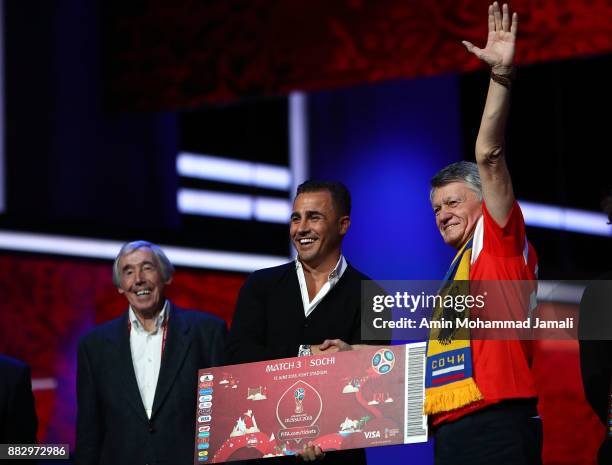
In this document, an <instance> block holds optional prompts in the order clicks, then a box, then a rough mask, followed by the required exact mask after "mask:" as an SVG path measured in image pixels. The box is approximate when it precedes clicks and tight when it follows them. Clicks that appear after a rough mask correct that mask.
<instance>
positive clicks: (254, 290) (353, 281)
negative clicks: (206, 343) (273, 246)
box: [227, 262, 389, 465]
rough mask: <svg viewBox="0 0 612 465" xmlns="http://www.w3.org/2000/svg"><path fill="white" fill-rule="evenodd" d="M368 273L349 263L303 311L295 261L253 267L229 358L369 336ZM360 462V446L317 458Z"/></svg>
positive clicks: (242, 359) (336, 463) (264, 463)
mask: <svg viewBox="0 0 612 465" xmlns="http://www.w3.org/2000/svg"><path fill="white" fill-rule="evenodd" d="M369 279H370V278H368V277H367V276H366V275H364V274H363V273H361V272H359V271H358V270H356V269H355V268H353V267H352V266H351V265H350V264H348V266H347V268H346V270H345V272H344V273H343V274H342V277H341V278H340V280H339V281H338V283H337V284H336V285H335V286H334V287H333V288H332V289H331V290H330V291H329V293H328V294H327V295H326V296H325V297H324V298H323V300H321V302H319V304H318V305H317V307H316V308H315V309H314V310H313V312H312V313H311V314H310V315H308V317H306V316H305V315H304V305H303V303H302V297H301V293H300V285H299V281H298V278H297V271H296V269H295V262H290V263H287V264H284V265H281V266H277V267H274V268H266V269H263V270H259V271H256V272H254V273H253V274H251V275H250V276H249V278H248V279H247V281H246V282H245V284H244V285H243V287H242V289H241V290H240V295H239V297H238V302H237V304H236V311H235V313H234V318H233V321H232V327H231V330H230V335H229V339H228V349H227V357H228V362H229V363H246V362H255V361H261V360H271V359H277V358H286V357H296V356H297V355H298V350H299V346H300V345H301V344H320V343H321V342H323V341H324V340H325V339H342V340H343V341H345V342H347V343H349V344H360V343H363V342H367V341H364V340H363V339H362V337H361V282H362V281H363V280H369ZM373 343H376V344H380V345H383V344H388V343H389V341H388V340H386V341H377V342H373ZM295 461H296V459H295V458H293V457H285V458H271V459H262V460H261V461H249V462H244V465H250V464H252V465H255V464H261V465H274V464H278V465H280V464H287V465H290V464H294V463H295ZM241 464H242V462H241ZM360 464H365V453H364V451H363V450H362V449H353V450H347V451H340V452H333V453H330V454H327V455H326V457H325V459H324V460H323V461H322V462H321V465H360Z"/></svg>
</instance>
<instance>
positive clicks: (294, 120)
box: [289, 92, 308, 199]
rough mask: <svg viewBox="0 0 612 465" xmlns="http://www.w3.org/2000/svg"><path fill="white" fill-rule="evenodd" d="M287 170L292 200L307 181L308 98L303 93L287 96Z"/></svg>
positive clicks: (292, 93)
mask: <svg viewBox="0 0 612 465" xmlns="http://www.w3.org/2000/svg"><path fill="white" fill-rule="evenodd" d="M289 168H290V169H291V175H292V176H291V178H292V182H293V185H292V186H291V192H290V198H291V199H293V196H294V195H295V190H296V189H297V186H299V185H300V184H302V183H303V182H304V181H305V180H306V179H308V97H307V96H306V94H305V93H304V92H291V94H289Z"/></svg>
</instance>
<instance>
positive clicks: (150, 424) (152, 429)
mask: <svg viewBox="0 0 612 465" xmlns="http://www.w3.org/2000/svg"><path fill="white" fill-rule="evenodd" d="M154 431H155V428H153V422H151V421H150V422H149V433H153V432H154Z"/></svg>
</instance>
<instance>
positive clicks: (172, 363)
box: [151, 303, 196, 418]
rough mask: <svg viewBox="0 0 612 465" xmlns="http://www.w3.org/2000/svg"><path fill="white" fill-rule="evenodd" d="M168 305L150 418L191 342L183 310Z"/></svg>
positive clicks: (167, 389)
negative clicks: (164, 336) (164, 342)
mask: <svg viewBox="0 0 612 465" xmlns="http://www.w3.org/2000/svg"><path fill="white" fill-rule="evenodd" d="M170 307H171V310H170V315H169V317H168V332H167V335H166V346H165V350H164V355H163V357H162V361H161V367H160V369H159V378H158V380H157V388H156V389H155V398H154V400H153V411H152V413H151V418H153V417H154V416H155V414H156V413H157V411H158V410H159V408H160V407H161V405H162V404H163V402H164V399H165V398H166V396H167V395H168V392H169V391H170V388H171V387H172V384H173V383H174V381H175V379H176V376H177V374H178V372H179V370H180V368H181V366H182V364H183V360H184V359H185V355H186V354H187V349H188V348H189V345H190V343H191V339H190V338H189V337H188V333H189V331H190V329H191V328H190V326H189V325H188V324H187V323H186V322H185V321H184V318H183V316H184V315H183V312H182V311H181V310H179V309H177V308H176V307H175V306H174V305H172V303H171V304H170ZM193 376H194V377H195V376H196V374H195V373H194V375H193Z"/></svg>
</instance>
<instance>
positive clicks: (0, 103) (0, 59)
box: [0, 0, 6, 213]
mask: <svg viewBox="0 0 612 465" xmlns="http://www.w3.org/2000/svg"><path fill="white" fill-rule="evenodd" d="M4 167H5V162H4V0H0V213H3V212H4V210H5V209H6V199H5V195H6V194H5V192H6V191H5V181H4V176H5V175H4Z"/></svg>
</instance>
